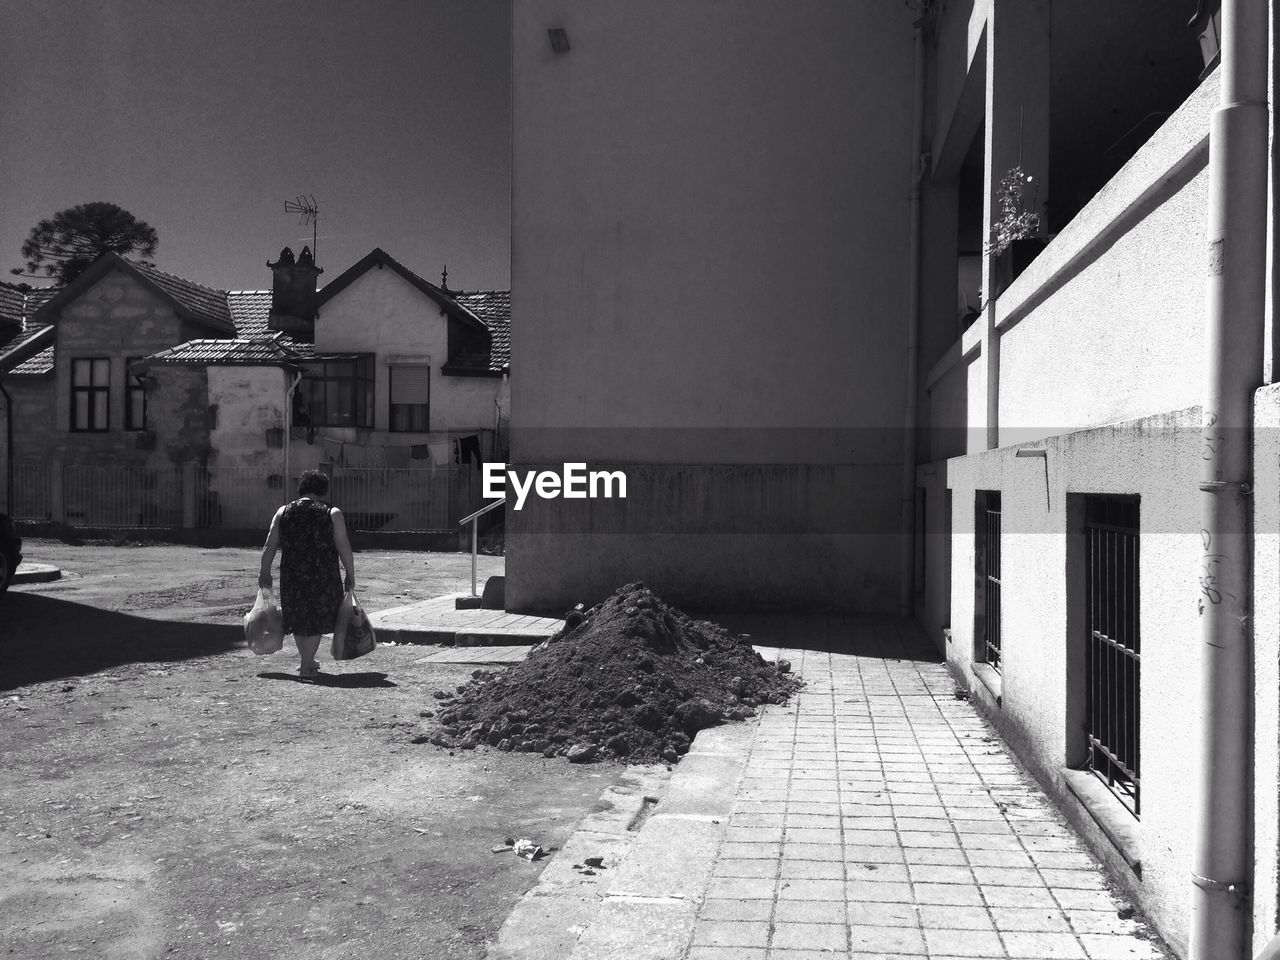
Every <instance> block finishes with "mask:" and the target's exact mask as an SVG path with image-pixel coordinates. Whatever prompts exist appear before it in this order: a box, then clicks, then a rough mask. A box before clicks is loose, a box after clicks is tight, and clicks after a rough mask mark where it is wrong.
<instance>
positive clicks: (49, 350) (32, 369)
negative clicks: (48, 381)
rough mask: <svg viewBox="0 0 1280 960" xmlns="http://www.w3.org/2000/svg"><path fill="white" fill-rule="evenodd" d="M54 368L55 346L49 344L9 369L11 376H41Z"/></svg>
mask: <svg viewBox="0 0 1280 960" xmlns="http://www.w3.org/2000/svg"><path fill="white" fill-rule="evenodd" d="M52 370H53V347H52V346H48V347H45V348H44V349H43V350H41V351H40V352H39V353H37V354H36V355H35V356H33V357H27V359H26V360H23V361H22V362H21V363H20V364H18V365H17V366H16V367H14V368H13V369H12V370H10V371H9V375H10V376H41V375H43V374H46V373H49V372H51V371H52Z"/></svg>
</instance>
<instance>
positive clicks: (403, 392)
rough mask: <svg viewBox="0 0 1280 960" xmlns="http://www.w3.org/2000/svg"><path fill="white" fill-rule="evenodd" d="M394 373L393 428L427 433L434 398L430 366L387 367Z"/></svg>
mask: <svg viewBox="0 0 1280 960" xmlns="http://www.w3.org/2000/svg"><path fill="white" fill-rule="evenodd" d="M388 370H389V371H390V375H391V415H390V417H389V418H388V423H389V424H390V428H391V429H392V430H393V431H397V432H409V431H412V432H415V433H426V432H427V430H428V426H427V423H428V417H427V414H428V411H429V410H430V400H431V368H430V367H428V366H402V365H396V366H393V367H388Z"/></svg>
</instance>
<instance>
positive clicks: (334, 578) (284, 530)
mask: <svg viewBox="0 0 1280 960" xmlns="http://www.w3.org/2000/svg"><path fill="white" fill-rule="evenodd" d="M328 492H329V478H328V477H327V476H325V475H324V474H323V473H320V472H319V471H318V470H308V471H306V472H305V473H303V475H302V476H301V477H299V478H298V499H297V500H294V501H293V502H292V503H286V504H285V505H284V506H283V507H281V508H280V509H279V510H277V511H276V514H275V516H274V517H272V518H271V532H270V533H268V534H267V543H266V546H264V547H263V548H262V572H261V574H260V575H259V577H258V586H260V587H264V588H266V589H268V590H270V589H271V563H272V561H273V560H275V556H276V550H277V549H279V550H280V611H281V613H282V614H283V615H284V632H285V633H292V634H293V639H294V642H295V643H296V644H297V645H298V656H299V657H300V658H301V666H300V667H299V669H298V676H299V677H300V678H302V679H303V680H313V679H315V678H316V677H317V676H319V674H320V664H318V663H317V662H316V651H317V650H318V649H319V647H320V635H321V634H323V633H332V632H333V627H334V623H335V621H336V620H337V617H338V607H339V606H340V605H341V603H342V596H343V591H344V590H354V589H355V588H356V570H355V561H354V560H353V559H352V556H351V541H350V540H349V539H348V538H347V524H346V521H344V520H343V519H342V511H341V510H339V509H338V508H337V507H331V506H329V504H328V503H326V502H325V501H324V500H323V499H322V498H323V497H324V496H325V494H327V493H328ZM339 561H341V563H342V569H343V570H344V571H346V583H345V584H344V583H343V582H342V580H340V579H339V576H338V563H339Z"/></svg>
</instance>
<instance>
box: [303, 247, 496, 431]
mask: <svg viewBox="0 0 1280 960" xmlns="http://www.w3.org/2000/svg"><path fill="white" fill-rule="evenodd" d="M448 348H449V343H448V318H447V317H446V316H445V315H444V314H442V313H441V312H440V307H439V305H438V304H436V302H435V301H433V300H432V299H431V298H430V297H428V296H427V295H426V294H424V293H423V292H422V291H420V290H418V289H417V288H416V287H414V286H413V285H412V284H410V283H409V282H408V281H407V280H405V279H404V278H403V277H402V276H400V275H399V274H398V273H396V272H395V271H394V270H390V269H376V268H375V269H372V270H369V271H367V272H366V273H364V274H363V275H362V276H360V277H358V278H357V279H356V280H355V281H354V282H353V283H352V284H351V285H350V286H348V287H347V288H346V289H345V290H343V291H342V292H340V293H339V294H337V295H336V296H335V297H334V298H333V299H332V300H330V301H329V302H328V303H326V304H325V305H324V307H323V308H321V310H320V316H319V317H318V318H317V320H316V350H317V351H319V352H321V353H324V352H332V353H338V352H342V351H352V352H372V353H374V354H376V360H375V363H376V369H375V373H374V390H375V396H376V406H375V411H374V428H375V430H377V431H386V430H387V427H388V417H389V408H388V404H389V384H390V377H389V376H388V369H389V367H388V360H389V359H390V358H393V357H402V358H403V357H414V358H421V359H422V360H423V361H424V362H425V361H426V360H427V358H430V365H431V410H430V414H429V416H430V424H429V425H430V427H431V432H432V433H434V434H441V433H444V432H451V433H456V432H459V431H474V430H480V429H485V430H492V429H494V426H495V424H496V419H497V409H496V407H495V402H496V401H498V400H499V398H500V397H502V396H505V395H506V393H507V391H508V390H509V387H508V386H507V384H506V383H505V381H503V380H499V379H490V378H485V377H446V376H445V375H444V374H443V373H442V372H441V368H442V367H443V366H444V364H445V363H446V362H447V361H448V359H449V350H448ZM322 432H323V431H322ZM427 439H428V436H427V434H425V433H394V434H384V435H383V436H379V437H376V438H370V439H369V441H368V442H369V444H370V445H371V446H374V447H377V446H397V447H403V446H407V445H409V444H412V443H423V442H425V441H426V440H427Z"/></svg>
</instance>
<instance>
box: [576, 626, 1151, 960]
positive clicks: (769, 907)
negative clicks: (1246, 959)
mask: <svg viewBox="0 0 1280 960" xmlns="http://www.w3.org/2000/svg"><path fill="white" fill-rule="evenodd" d="M738 629H745V627H741V626H740V627H738ZM767 632H769V631H762V632H760V633H757V634H755V637H756V639H757V641H758V642H760V641H764V640H766V637H765V633H767ZM773 633H774V637H772V638H769V639H770V641H771V642H776V643H777V645H778V647H779V648H780V652H781V654H782V655H783V656H785V657H787V658H788V659H790V660H791V662H792V664H793V665H794V667H795V669H796V671H797V672H798V673H799V674H800V675H801V676H802V677H803V678H804V679H805V680H806V681H807V686H806V687H805V689H804V691H803V692H802V693H801V694H800V696H799V697H798V698H796V700H795V701H793V702H792V703H791V704H790V705H788V706H786V707H769V708H766V709H765V710H764V711H763V712H762V716H761V719H760V722H759V725H758V727H757V728H755V730H754V732H753V735H752V732H751V731H750V728H742V730H743V732H745V733H746V734H747V735H746V736H743V735H742V734H741V733H739V732H735V731H734V730H733V729H732V728H718V729H717V730H713V731H706V732H704V733H703V734H700V735H699V737H698V739H697V741H695V750H694V752H692V753H691V754H690V755H689V756H688V757H687V758H686V759H685V760H683V761H682V762H681V763H680V765H679V766H678V767H677V768H676V771H675V774H674V776H673V778H672V781H671V784H670V789H669V791H668V795H667V797H666V798H664V799H663V801H662V803H661V804H659V806H658V808H657V812H656V813H655V815H654V816H653V817H651V818H650V819H649V820H648V822H646V824H645V826H644V828H643V830H642V831H641V833H640V835H639V836H638V838H637V840H636V843H635V845H634V848H633V850H632V851H631V852H630V853H628V855H627V858H626V860H624V861H623V862H622V863H621V865H620V868H619V870H618V872H617V876H616V878H615V879H614V881H613V883H612V886H611V887H610V889H609V890H608V892H607V893H606V894H605V896H604V897H603V900H602V902H601V904H600V908H599V913H598V916H597V919H596V921H595V922H594V923H592V924H591V925H590V926H589V927H588V928H587V929H586V931H585V932H584V933H583V934H582V936H581V937H580V938H579V939H578V941H577V943H576V946H575V948H574V950H573V952H572V958H573V960H603V958H613V957H627V958H629V960H642V958H651V960H818V958H821V960H830V958H832V957H847V958H850V960H855V958H856V960H868V958H872V957H877V958H902V957H911V958H919V957H931V958H936V960H944V958H953V957H981V958H1037V960H1046V958H1055V960H1056V958H1074V960H1145V958H1162V957H1166V956H1169V954H1167V953H1166V951H1165V948H1164V947H1163V945H1162V944H1160V942H1159V940H1158V939H1157V938H1156V937H1155V935H1154V934H1153V933H1152V932H1150V931H1149V930H1148V929H1147V928H1146V927H1145V926H1144V925H1143V924H1142V923H1141V921H1140V920H1137V919H1122V918H1121V916H1120V914H1119V913H1118V909H1119V908H1121V907H1124V906H1126V904H1125V903H1124V902H1123V901H1121V900H1117V899H1116V898H1114V897H1113V896H1112V894H1111V893H1110V892H1109V891H1108V888H1107V884H1106V882H1105V881H1104V877H1103V872H1102V868H1101V867H1100V866H1099V865H1098V864H1097V862H1096V861H1094V860H1093V859H1092V857H1091V856H1090V855H1089V854H1088V853H1087V852H1086V851H1085V849H1084V847H1083V845H1082V844H1081V843H1080V842H1079V841H1078V840H1077V839H1076V838H1075V836H1074V835H1073V833H1072V832H1071V831H1070V829H1069V828H1067V827H1066V826H1065V824H1064V823H1063V822H1062V821H1061V820H1060V819H1059V817H1058V816H1057V815H1056V813H1055V812H1054V810H1053V808H1052V807H1051V805H1050V804H1049V802H1048V801H1047V800H1046V799H1045V797H1044V795H1043V794H1042V793H1041V791H1040V790H1039V789H1038V787H1037V786H1036V785H1035V784H1034V782H1033V781H1031V780H1030V778H1028V777H1027V776H1026V775H1025V774H1024V773H1023V772H1022V771H1021V770H1020V768H1019V767H1018V765H1017V764H1016V762H1015V761H1013V760H1012V759H1011V758H1010V756H1009V755H1008V753H1007V752H1006V750H1005V748H1004V746H1003V744H1002V742H1001V741H1000V740H999V739H998V738H996V737H995V736H994V735H993V733H992V732H991V730H990V729H989V728H988V726H987V725H986V724H985V723H984V722H983V720H982V719H981V718H980V717H979V716H978V714H977V713H976V711H975V710H974V708H973V707H972V706H971V705H970V704H969V703H968V702H966V701H963V700H959V699H956V697H955V684H954V682H953V681H952V679H951V677H950V675H949V674H948V672H947V669H946V667H945V665H944V664H942V663H939V662H937V658H936V654H934V653H933V652H932V650H931V649H930V648H929V647H928V645H927V643H926V641H924V639H923V637H922V636H920V634H919V632H918V630H916V628H915V627H914V626H913V625H911V624H909V623H907V622H905V621H899V620H895V619H890V618H880V619H877V618H857V619H844V620H837V619H824V620H817V619H813V618H810V619H806V620H789V621H776V622H775V624H774V630H773ZM778 634H781V636H778ZM772 652H773V651H766V655H769V654H770V653H772ZM708 734H710V735H712V736H708ZM704 738H705V739H704ZM700 745H701V747H702V749H701V750H700V749H699V746H700ZM717 784H719V787H717ZM718 794H719V795H720V796H721V798H722V799H719V800H718V799H717V795H718Z"/></svg>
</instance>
